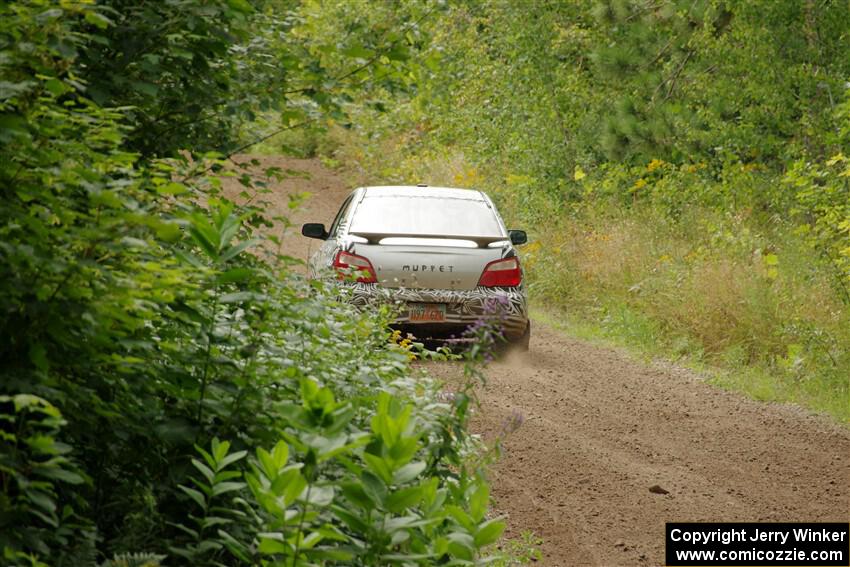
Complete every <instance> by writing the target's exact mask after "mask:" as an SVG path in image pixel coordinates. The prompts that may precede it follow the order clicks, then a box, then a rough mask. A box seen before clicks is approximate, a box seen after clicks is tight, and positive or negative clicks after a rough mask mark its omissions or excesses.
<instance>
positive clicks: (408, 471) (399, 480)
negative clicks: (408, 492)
mask: <svg viewBox="0 0 850 567" xmlns="http://www.w3.org/2000/svg"><path fill="white" fill-rule="evenodd" d="M426 466H427V463H425V462H424V461H414V462H412V463H408V464H406V465H404V466H403V467H401V468H400V469H398V470H397V471H396V472H395V474H394V475H393V484H405V483H408V482H410V481H411V480H413V479H415V478H416V477H418V476H419V475H420V474H422V471H424V470H425V467H426Z"/></svg>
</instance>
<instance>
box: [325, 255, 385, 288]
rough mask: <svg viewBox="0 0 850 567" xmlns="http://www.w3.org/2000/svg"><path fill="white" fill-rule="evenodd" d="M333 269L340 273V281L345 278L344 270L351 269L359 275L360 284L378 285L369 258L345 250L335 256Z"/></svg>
mask: <svg viewBox="0 0 850 567" xmlns="http://www.w3.org/2000/svg"><path fill="white" fill-rule="evenodd" d="M333 267H334V268H336V269H337V271H338V272H339V276H340V279H341V278H343V277H345V274H344V273H343V272H342V270H346V269H350V270H351V271H353V272H355V273H356V274H357V281H358V282H360V283H376V282H377V281H378V277H377V276H376V275H375V268H373V267H372V262H370V261H369V259H368V258H364V257H363V256H358V255H357V254H352V253H351V252H346V251H344V250H340V251H339V252H337V253H336V256H334V263H333Z"/></svg>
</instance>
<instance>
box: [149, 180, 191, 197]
mask: <svg viewBox="0 0 850 567" xmlns="http://www.w3.org/2000/svg"><path fill="white" fill-rule="evenodd" d="M156 192H157V193H159V194H160V195H182V194H184V193H188V192H189V188H188V187H186V186H185V185H183V184H182V183H175V182H173V181H172V182H171V183H166V184H165V185H160V186H159V187H157V188H156Z"/></svg>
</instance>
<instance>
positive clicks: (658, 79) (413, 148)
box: [325, 0, 850, 419]
mask: <svg viewBox="0 0 850 567" xmlns="http://www.w3.org/2000/svg"><path fill="white" fill-rule="evenodd" d="M848 17H850V15H848V12H847V11H846V10H844V7H843V6H839V5H837V4H834V3H817V2H795V1H791V0H787V1H774V2H763V1H759V0H745V1H736V2H729V1H723V0H705V1H702V0H698V1H693V0H681V1H679V0H663V1H660V2H659V1H656V0H600V1H598V2H593V3H588V2H584V1H570V2H549V1H546V0H540V1H537V0H530V1H528V2H522V3H517V2H503V1H499V0H478V1H474V2H462V3H454V4H451V5H450V6H449V8H448V9H447V10H445V11H444V12H441V13H440V14H439V17H438V18H436V19H435V20H434V24H433V25H432V26H431V27H430V28H429V31H430V36H429V37H430V42H429V43H428V44H427V45H424V46H423V47H422V49H421V55H420V61H421V65H420V69H419V71H418V74H417V75H416V76H417V83H416V91H415V92H413V93H410V94H409V95H405V96H399V94H398V93H393V92H389V91H386V92H379V91H378V92H375V93H372V94H370V96H369V97H368V98H362V99H355V100H354V101H352V103H351V104H350V105H349V112H350V115H351V116H352V117H353V118H352V125H351V127H350V128H346V129H342V128H337V129H332V130H331V131H330V133H329V136H328V137H329V141H328V142H326V143H325V148H327V149H328V151H331V152H332V155H331V157H332V158H333V159H334V160H337V161H339V162H340V163H343V164H345V165H347V166H348V170H349V171H351V172H353V174H354V177H356V180H357V182H368V183H375V182H376V180H375V178H376V177H378V178H379V179H381V180H382V181H386V182H391V183H410V182H425V183H430V184H435V185H439V184H444V185H452V186H461V187H474V188H480V189H484V190H487V191H488V192H489V193H490V194H491V195H492V196H493V197H494V199H495V200H496V201H497V203H498V205H499V208H500V210H501V211H502V212H503V214H505V216H506V220H507V221H508V222H509V223H510V224H515V225H517V226H522V225H526V226H530V227H535V230H534V231H533V234H532V235H531V236H532V244H530V245H528V246H526V247H525V254H524V263H525V266H526V269H527V271H528V275H529V281H530V290H531V295H532V299H533V300H534V298H535V297H536V298H537V301H540V300H543V301H545V302H546V303H547V305H549V306H552V305H555V306H560V307H561V308H563V310H564V312H565V313H568V314H569V316H570V318H571V319H573V324H575V325H578V326H580V327H587V326H592V327H594V328H595V329H596V330H595V332H594V335H596V336H599V335H602V336H605V337H607V338H612V337H613V338H616V339H618V340H621V341H625V342H627V343H629V344H631V345H633V346H637V347H638V348H640V349H642V350H645V351H649V352H657V351H658V349H659V348H660V349H663V352H664V353H667V354H668V355H672V356H674V357H676V358H679V357H688V358H691V359H696V360H699V361H702V362H708V363H710V364H713V365H719V366H723V367H726V368H729V369H732V370H739V369H741V368H742V367H749V368H748V369H746V371H745V372H742V373H741V376H742V377H741V378H740V380H727V381H726V382H727V383H734V384H735V385H736V387H739V388H741V389H744V390H746V391H750V392H751V393H752V392H755V391H756V390H758V391H759V394H758V397H760V398H770V399H780V400H793V401H797V402H800V403H803V404H806V405H808V406H810V407H813V408H816V409H818V410H823V411H827V412H830V413H832V414H833V415H836V416H839V417H840V418H842V419H843V418H845V417H846V416H847V411H848V408H850V406H848V404H847V399H848V383H847V376H848V375H850V349H848V345H850V336H848V334H847V329H848V328H850V327H848V317H850V311H848V309H850V307H849V306H850V295H848V289H850V287H849V286H848V280H847V277H848V276H847V269H848V254H850V230H848V220H847V218H848V217H847V215H848V210H847V204H848V203H850V196H849V195H848V193H847V188H848V185H847V178H848V176H847V172H846V171H845V170H846V169H847V161H846V158H845V156H846V155H848V150H847V143H848V140H850V137H848V133H849V132H850V120H848V118H850V99H848V98H847V82H846V81H847V79H848V77H850V67H848V62H850V57H848V45H850V44H848V43H847V41H846V37H845V36H846V34H845V30H846V29H847V26H848V24H849V23H850V21H848ZM379 96H380V98H381V100H383V101H385V104H384V105H383V110H382V109H378V108H376V107H375V105H374V104H373V101H374V100H375V98H377V97H379ZM759 376H763V377H767V378H765V379H764V380H762V379H761V378H758V377H759ZM748 384H752V385H753V387H748ZM765 384H767V385H766V386H765Z"/></svg>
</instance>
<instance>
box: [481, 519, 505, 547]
mask: <svg viewBox="0 0 850 567" xmlns="http://www.w3.org/2000/svg"><path fill="white" fill-rule="evenodd" d="M503 531H505V522H503V521H502V520H501V519H498V518H494V519H492V520H488V521H486V522H484V523H483V524H481V525H480V526H478V531H477V532H476V533H475V545H476V547H479V548H481V547H484V546H485V545H490V544H491V543H494V542H495V541H496V540H498V539H499V538H500V537H501V535H502V532H503Z"/></svg>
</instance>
